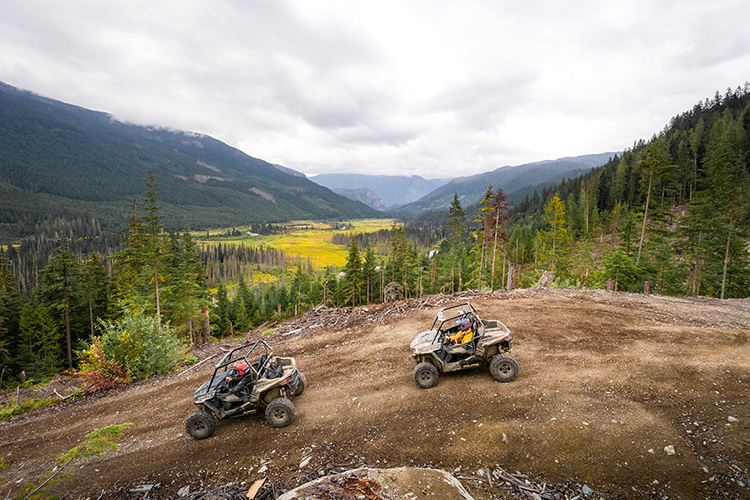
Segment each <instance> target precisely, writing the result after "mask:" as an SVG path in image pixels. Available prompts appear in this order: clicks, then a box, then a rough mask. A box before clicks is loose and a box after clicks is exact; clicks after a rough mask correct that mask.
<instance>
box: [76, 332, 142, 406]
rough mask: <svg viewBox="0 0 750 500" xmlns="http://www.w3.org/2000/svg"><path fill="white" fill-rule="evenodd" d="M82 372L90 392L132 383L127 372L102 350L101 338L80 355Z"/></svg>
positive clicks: (95, 340)
mask: <svg viewBox="0 0 750 500" xmlns="http://www.w3.org/2000/svg"><path fill="white" fill-rule="evenodd" d="M78 356H79V358H80V360H81V366H80V371H81V374H82V376H83V380H84V381H85V382H86V390H87V391H88V392H96V391H103V390H105V389H110V388H112V387H114V386H116V385H117V384H119V383H127V382H129V381H130V377H129V376H128V373H127V371H126V370H125V369H124V368H123V367H122V365H121V364H120V363H118V362H117V361H115V360H114V359H108V358H107V356H106V355H105V354H104V349H103V348H102V341H101V338H99V337H95V338H94V340H93V342H91V345H90V346H89V348H88V349H84V350H83V351H81V352H79V353H78Z"/></svg>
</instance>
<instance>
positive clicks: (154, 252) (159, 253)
mask: <svg viewBox="0 0 750 500" xmlns="http://www.w3.org/2000/svg"><path fill="white" fill-rule="evenodd" d="M145 202H146V207H145V208H146V219H145V221H144V230H145V236H146V240H145V242H146V244H145V251H146V256H147V258H148V260H149V262H150V265H151V266H152V271H153V272H152V274H151V280H152V287H153V290H154V309H155V310H156V317H157V319H158V321H161V300H160V297H159V281H160V280H161V276H160V275H159V261H160V260H161V259H162V257H163V254H164V245H163V243H164V242H163V238H162V234H161V231H162V227H163V226H162V224H161V219H162V218H163V216H162V215H161V214H160V210H161V207H159V204H158V202H157V194H156V182H155V181H154V176H153V174H152V172H151V170H149V171H148V177H147V180H146V198H145Z"/></svg>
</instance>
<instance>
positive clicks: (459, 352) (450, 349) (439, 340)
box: [409, 302, 518, 389]
mask: <svg viewBox="0 0 750 500" xmlns="http://www.w3.org/2000/svg"><path fill="white" fill-rule="evenodd" d="M465 339H469V340H465ZM409 347H410V348H411V356H412V358H414V361H415V362H416V363H417V366H416V367H415V368H414V372H413V373H412V376H413V378H414V382H416V384H417V385H418V386H419V387H421V388H422V389H427V388H430V387H432V386H434V385H435V384H437V383H438V378H439V376H440V374H441V373H449V372H454V371H458V370H465V369H468V368H474V367H477V366H487V365H489V369H490V373H491V374H492V376H493V377H494V378H495V380H497V381H498V382H512V381H513V380H515V379H516V377H517V376H518V363H516V361H515V360H514V359H513V358H511V357H510V356H509V355H508V354H507V353H508V352H510V350H511V334H510V330H508V327H506V326H505V325H504V324H502V323H501V322H500V321H497V320H487V319H481V318H480V317H479V313H477V311H476V309H474V307H473V306H472V305H471V304H470V303H469V302H464V303H462V304H458V305H455V306H452V307H446V308H444V309H440V310H439V311H438V313H437V317H436V318H435V321H433V322H432V326H431V327H430V329H429V330H427V331H424V332H422V333H420V334H419V335H417V336H416V338H414V340H412V342H411V345H410V346H409Z"/></svg>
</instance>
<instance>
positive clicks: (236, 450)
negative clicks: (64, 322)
mask: <svg viewBox="0 0 750 500" xmlns="http://www.w3.org/2000/svg"><path fill="white" fill-rule="evenodd" d="M466 297H467V296H466V295H462V296H461V297H455V298H451V297H446V296H436V297H435V298H432V299H430V298H426V299H423V300H421V301H417V300H410V301H406V302H405V303H403V306H400V307H397V306H394V305H390V306H389V305H385V306H379V307H370V308H368V309H364V308H356V309H355V310H346V311H342V312H341V315H342V317H343V316H344V315H346V316H347V317H348V318H349V319H350V320H348V321H341V325H343V326H329V327H323V326H321V325H323V324H325V322H320V323H318V326H317V327H313V325H312V323H313V321H308V322H307V324H308V325H310V327H309V328H303V329H301V330H299V331H295V330H297V328H294V325H290V326H287V327H286V328H283V329H281V330H280V331H279V332H278V333H276V334H274V335H272V336H270V337H267V338H268V339H269V340H270V341H271V342H272V344H273V345H274V351H275V353H276V354H279V355H283V356H295V357H296V359H297V364H298V367H299V368H300V370H301V371H302V372H304V373H305V375H306V377H307V380H308V388H307V390H306V391H305V393H304V394H302V395H301V396H299V397H298V398H295V400H294V404H295V406H296V409H297V418H296V420H295V421H294V422H293V423H292V425H291V426H289V427H287V428H284V429H274V428H271V427H270V426H269V425H268V424H266V423H265V421H264V420H263V418H262V417H261V416H249V417H243V418H239V419H234V420H229V421H223V422H219V423H218V425H217V432H216V435H215V436H213V437H212V438H210V439H206V440H203V441H195V440H193V439H191V438H190V437H188V436H187V435H186V434H185V428H184V422H185V418H186V417H187V416H188V415H190V413H192V412H193V411H194V406H193V404H192V394H193V391H194V390H195V389H196V388H197V387H198V386H199V385H200V384H201V383H202V382H203V381H204V380H205V379H206V378H207V377H208V376H209V375H210V371H211V368H210V367H209V365H211V364H212V361H209V362H207V363H204V364H203V365H201V366H199V367H197V368H194V369H190V368H187V369H182V370H181V371H177V372H173V373H171V374H169V375H166V376H161V377H155V378H153V379H150V380H146V381H140V382H137V383H135V384H131V385H130V386H127V387H120V388H116V389H114V390H111V391H108V392H106V393H104V394H99V395H91V396H87V397H85V398H81V399H79V400H75V401H71V402H67V403H61V404H58V405H55V406H53V407H49V408H45V409H42V410H38V411H35V412H32V413H30V414H27V415H22V416H19V417H15V418H13V419H11V420H10V421H7V422H0V457H2V458H3V459H4V464H5V466H4V467H2V468H0V485H6V486H4V488H3V491H0V494H2V495H3V496H5V494H6V491H7V490H8V489H11V490H12V491H13V492H14V493H18V492H20V491H21V489H22V485H23V482H25V481H38V480H39V478H41V477H42V475H43V474H44V473H46V472H48V471H50V470H52V469H53V467H54V466H55V458H56V457H58V456H60V455H61V454H63V453H65V452H66V451H68V450H69V449H70V448H72V447H73V446H75V445H77V444H78V443H79V442H80V441H81V440H82V439H83V437H84V436H85V435H86V434H87V433H88V432H90V431H91V430H93V429H96V428H101V427H105V426H107V425H111V424H120V423H125V422H133V423H134V425H133V426H132V427H131V428H129V429H128V430H127V431H126V432H125V434H124V437H123V438H122V439H121V444H120V447H119V449H118V450H116V451H113V452H107V453H106V454H104V455H102V456H101V457H98V458H94V459H92V460H90V461H88V462H86V463H84V464H83V465H81V466H79V467H78V468H77V469H74V470H73V472H74V473H75V474H74V475H73V476H72V477H71V478H70V479H68V480H67V481H66V482H64V483H61V484H60V485H59V486H58V488H59V489H61V490H67V491H68V492H70V493H71V496H72V497H73V498H76V497H79V496H83V497H92V498H97V497H99V495H100V493H101V494H102V496H101V498H127V496H126V497H121V496H118V495H120V494H121V492H123V491H128V490H129V488H131V487H133V485H138V484H156V483H159V484H160V486H159V487H158V488H155V489H154V490H152V492H151V494H150V495H149V498H162V497H163V498H171V497H176V495H177V491H178V490H179V489H181V488H184V487H185V486H189V487H190V488H191V490H193V491H195V490H196V489H199V488H201V487H206V486H208V485H216V484H222V482H230V481H247V483H248V486H249V484H251V483H252V482H253V481H255V480H256V479H259V478H261V477H266V476H267V477H269V478H272V479H273V481H274V482H275V484H277V485H278V486H279V487H281V488H287V489H288V488H291V487H293V486H295V485H297V484H300V483H302V482H304V481H306V480H308V479H311V478H314V477H318V475H319V474H320V473H323V474H325V473H328V472H330V471H332V470H341V469H342V468H350V467H356V466H360V465H368V466H372V467H397V466H404V465H415V466H429V467H436V468H442V469H445V470H447V471H449V472H453V473H455V475H456V476H459V477H466V476H476V471H477V470H478V469H480V468H490V469H494V468H495V467H501V468H503V469H504V470H506V471H509V472H516V471H518V472H520V473H523V474H527V475H529V476H530V477H532V478H536V479H537V480H539V481H540V482H541V481H544V482H547V483H548V484H550V485H554V484H560V485H562V484H566V483H570V482H575V483H577V484H581V485H583V484H585V485H587V487H589V488H591V489H592V490H593V491H594V492H595V494H596V495H597V496H596V498H598V497H601V498H650V497H654V498H663V497H666V496H668V497H669V498H672V499H691V498H750V486H748V485H749V482H750V478H749V477H748V469H750V391H748V387H750V300H748V299H744V300H724V301H719V300H712V299H688V298H670V297H660V296H644V295H634V294H625V293H612V292H605V291H598V290H591V291H581V290H539V291H535V290H517V291H514V292H496V293H492V294H476V296H473V297H471V298H470V300H471V301H472V304H473V305H474V306H475V307H476V308H477V309H478V311H479V313H480V315H481V316H482V317H484V318H488V319H498V320H500V321H503V322H504V323H505V324H506V325H507V326H508V327H509V328H510V330H511V331H512V332H513V339H514V340H513V342H514V346H513V353H512V355H513V356H514V357H515V359H516V360H517V361H518V363H519V365H520V375H519V377H518V379H517V380H516V381H514V382H512V383H508V384H500V383H497V382H495V381H494V380H493V379H492V377H491V376H490V375H489V373H488V371H487V370H481V369H477V370H474V371H468V372H463V373H458V374H449V375H445V376H443V377H441V378H440V381H439V383H438V384H437V386H435V387H433V388H431V389H427V390H421V389H419V388H417V386H416V385H415V384H414V382H413V381H412V378H411V372H412V369H413V367H414V362H413V361H412V360H411V358H410V356H409V342H410V341H411V340H412V338H413V337H414V336H415V335H416V334H417V333H418V332H419V331H421V330H424V329H427V328H428V327H429V326H430V325H431V323H432V320H433V319H434V316H435V313H436V312H437V309H438V308H439V307H442V306H448V305H453V304H455V303H458V302H460V301H462V300H465V299H466ZM387 308H389V309H388V311H393V314H384V311H386V309H387ZM374 317H377V318H378V319H377V321H374V320H368V318H374ZM298 324H302V325H304V324H305V323H303V322H302V321H301V320H298ZM284 331H291V332H292V333H290V334H289V335H284V334H283V332H284ZM219 347H220V346H216V345H214V346H212V347H211V348H210V349H214V352H215V351H216V350H217V349H218V348H219ZM209 352H210V350H207V351H204V352H202V353H199V354H200V355H202V356H203V357H205V356H206V355H208V353H209ZM669 447H673V449H674V454H670V453H668V452H667V451H665V450H670V451H671V448H669ZM308 458H309V460H307V459H308ZM305 462H307V463H306V464H305V465H304V466H303V467H301V468H300V464H303V463H305ZM263 467H264V468H265V469H262V468H263ZM261 471H262V472H261ZM471 486H472V488H473V493H474V494H475V496H476V497H477V498H487V499H489V498H506V497H505V496H503V494H504V493H503V492H502V490H500V489H498V488H495V489H494V490H492V491H490V490H489V489H488V488H487V487H485V488H484V489H482V488H481V487H478V486H475V485H473V484H472V485H471ZM116 492H120V493H116ZM133 498H137V496H133Z"/></svg>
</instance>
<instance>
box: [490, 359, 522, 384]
mask: <svg viewBox="0 0 750 500" xmlns="http://www.w3.org/2000/svg"><path fill="white" fill-rule="evenodd" d="M490 373H491V374H492V376H493V377H494V379H495V380H497V381H498V382H513V381H514V380H515V379H516V377H518V363H516V360H515V359H513V358H511V357H510V356H495V357H494V358H492V361H491V362H490Z"/></svg>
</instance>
